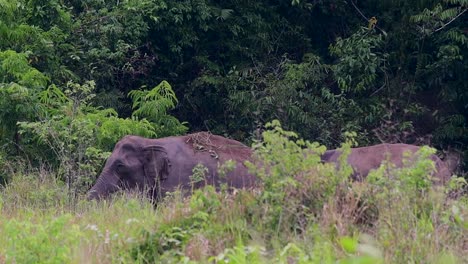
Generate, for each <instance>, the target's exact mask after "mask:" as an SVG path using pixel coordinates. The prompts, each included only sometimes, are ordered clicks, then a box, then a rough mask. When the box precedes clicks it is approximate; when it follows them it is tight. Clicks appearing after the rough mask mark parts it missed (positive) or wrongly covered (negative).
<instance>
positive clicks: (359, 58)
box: [330, 28, 386, 92]
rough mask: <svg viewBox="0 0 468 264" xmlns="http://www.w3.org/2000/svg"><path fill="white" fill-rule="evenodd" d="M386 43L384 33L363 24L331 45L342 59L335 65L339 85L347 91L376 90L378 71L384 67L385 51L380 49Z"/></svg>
mask: <svg viewBox="0 0 468 264" xmlns="http://www.w3.org/2000/svg"><path fill="white" fill-rule="evenodd" d="M383 43H384V42H383V38H382V35H380V34H375V33H374V32H372V31H369V30H368V29H365V28H362V29H361V30H359V31H358V32H356V33H354V34H353V35H351V36H350V37H349V38H346V39H341V38H339V39H337V41H336V43H335V44H334V45H332V46H330V52H331V54H332V55H334V56H336V57H338V60H339V61H338V63H336V64H335V65H333V72H334V75H335V78H336V81H337V83H338V86H339V87H340V89H342V90H343V91H348V92H361V91H365V90H374V89H373V88H374V87H375V84H376V80H377V77H379V72H384V71H385V68H384V65H383V64H384V62H385V60H386V55H385V54H383V53H381V52H379V51H378V49H379V48H380V47H381V46H382V45H383ZM380 76H381V75H380Z"/></svg>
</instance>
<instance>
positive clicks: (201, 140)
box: [88, 132, 256, 201]
mask: <svg viewBox="0 0 468 264" xmlns="http://www.w3.org/2000/svg"><path fill="white" fill-rule="evenodd" d="M251 155H252V151H251V149H250V148H249V147H247V146H245V145H244V144H242V143H240V142H238V141H235V140H232V139H227V138H224V137H222V136H217V135H212V134H210V133H207V132H200V133H195V134H190V135H186V136H174V137H166V138H160V139H148V138H143V137H139V136H125V137H124V138H123V139H121V140H120V141H119V142H118V143H117V144H116V145H115V148H114V150H113V152H112V155H111V156H110V157H109V158H108V159H107V162H106V164H105V166H104V169H103V171H102V173H101V175H100V176H99V177H98V179H97V181H96V183H95V185H94V186H93V187H92V188H91V189H90V190H89V192H88V198H89V199H96V198H104V197H107V196H108V195H110V194H111V193H113V192H115V191H117V190H119V189H124V190H125V189H139V190H141V191H146V192H148V195H149V196H150V198H153V199H154V200H155V201H157V200H158V199H159V198H161V197H163V196H164V195H165V194H166V193H167V192H172V191H174V190H176V189H177V188H178V187H180V188H181V189H182V190H183V191H188V190H190V189H191V188H193V187H194V183H193V181H192V179H191V175H192V174H193V173H192V170H193V168H194V167H195V166H197V165H198V164H202V165H203V166H204V167H206V168H207V169H208V171H207V175H205V179H203V180H201V181H200V182H197V183H195V188H197V187H200V186H202V185H205V184H210V185H214V186H219V185H220V183H226V184H227V185H228V186H230V187H235V188H248V187H253V186H254V185H255V183H256V179H255V177H254V176H253V175H251V174H249V172H248V169H247V168H246V167H245V165H244V161H246V160H249V159H250V158H251ZM228 160H232V161H233V162H234V163H235V168H233V169H232V170H230V171H227V173H226V175H219V173H218V168H219V165H221V164H223V163H224V162H226V161H228Z"/></svg>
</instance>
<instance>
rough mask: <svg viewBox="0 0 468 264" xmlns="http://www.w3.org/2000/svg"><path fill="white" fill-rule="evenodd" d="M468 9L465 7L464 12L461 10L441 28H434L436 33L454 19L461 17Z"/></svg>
mask: <svg viewBox="0 0 468 264" xmlns="http://www.w3.org/2000/svg"><path fill="white" fill-rule="evenodd" d="M467 10H468V8H465V10H463V11H462V12H460V14H458V15H457V16H456V17H454V18H452V19H450V21H449V22H447V23H445V24H444V25H443V26H441V27H440V28H438V29H436V30H434V33H435V32H437V31H440V30H442V29H443V28H445V27H446V26H448V24H450V23H452V22H453V21H455V19H457V18H458V17H460V16H461V15H463V13H465V12H466V11H467Z"/></svg>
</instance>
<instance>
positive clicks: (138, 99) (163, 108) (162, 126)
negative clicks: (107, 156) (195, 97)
mask: <svg viewBox="0 0 468 264" xmlns="http://www.w3.org/2000/svg"><path fill="white" fill-rule="evenodd" d="M128 95H129V96H130V98H132V100H133V110H134V111H133V114H132V116H133V117H135V118H139V119H144V118H145V119H147V120H148V121H150V122H152V123H153V124H155V127H156V128H157V130H156V134H157V135H159V136H160V137H164V136H169V135H179V134H183V133H185V132H186V131H187V127H186V126H185V125H184V123H180V122H179V120H177V118H175V117H173V116H171V115H169V114H168V113H167V112H168V111H169V110H172V109H174V108H175V106H176V103H177V97H176V95H175V93H174V91H173V90H172V88H171V86H170V84H169V83H168V82H166V81H162V82H161V83H160V84H158V85H157V86H156V87H154V88H153V89H152V90H150V91H140V90H133V91H131V92H130V93H129V94H128Z"/></svg>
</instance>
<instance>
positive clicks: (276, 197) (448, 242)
mask: <svg viewBox="0 0 468 264" xmlns="http://www.w3.org/2000/svg"><path fill="white" fill-rule="evenodd" d="M269 126H271V127H269V130H267V131H265V132H264V133H263V140H262V141H261V142H257V144H256V145H255V149H256V162H254V163H257V162H260V163H261V164H263V166H256V165H255V164H254V163H250V164H249V167H250V168H251V170H252V172H253V173H255V175H257V176H258V177H259V178H260V179H261V182H262V183H261V184H260V185H259V187H258V188H255V189H251V190H236V191H234V192H232V191H228V190H227V189H225V188H221V190H222V191H220V192H217V191H216V190H215V188H214V187H212V186H207V187H205V188H202V189H198V190H195V191H194V193H193V195H192V196H190V197H183V196H182V195H181V194H180V192H175V193H172V195H169V196H167V197H166V198H165V199H164V201H162V202H161V203H159V204H158V206H157V207H154V206H153V204H151V203H150V201H149V200H148V199H146V198H145V197H141V196H140V195H139V194H138V193H118V194H116V195H115V196H114V197H113V199H109V200H103V201H99V202H96V201H87V200H85V199H84V198H83V197H80V198H79V199H78V200H77V201H76V202H75V203H73V204H72V203H70V202H69V200H68V199H67V195H66V193H65V192H64V190H66V188H65V186H64V183H63V182H62V181H60V180H57V178H56V176H55V175H54V174H53V173H50V171H49V170H47V169H45V168H44V169H43V170H33V169H31V168H30V167H28V166H26V165H25V166H24V167H23V168H17V170H16V172H15V173H14V175H13V176H12V180H11V182H10V183H9V184H8V185H7V186H6V187H5V188H3V189H2V191H1V192H0V210H1V215H0V222H1V223H2V224H1V225H0V244H1V245H2V247H1V248H0V261H1V262H5V263H213V262H214V263H462V262H463V261H465V260H466V259H465V257H466V255H467V254H468V248H467V243H468V219H467V217H468V208H467V207H468V199H467V197H466V196H464V197H461V198H460V197H459V198H458V199H452V198H450V196H449V194H450V193H452V192H453V191H456V190H460V188H462V187H463V185H464V184H466V182H465V181H464V179H462V178H455V177H454V178H453V179H452V180H451V182H450V183H449V184H448V185H447V186H446V187H443V186H432V184H431V181H430V180H429V179H428V178H427V175H428V172H430V170H431V169H433V163H432V162H431V161H430V160H429V159H427V157H428V155H430V154H431V153H432V151H431V149H429V148H422V149H421V151H420V152H421V153H420V154H421V155H420V156H421V159H420V160H418V161H417V162H415V163H414V164H411V165H410V166H408V167H405V168H401V169H397V168H395V167H394V166H391V164H384V165H382V166H381V168H379V169H378V170H376V171H374V172H373V173H372V174H371V175H369V178H368V180H367V181H365V182H353V181H351V180H350V175H351V173H352V170H351V168H350V167H349V166H348V165H347V163H346V162H342V163H341V165H340V166H339V167H335V166H333V165H331V164H323V163H321V162H320V157H319V155H318V154H319V153H322V152H323V151H324V150H325V148H324V147H323V146H320V145H319V144H318V143H310V142H308V141H304V140H302V139H298V138H297V134H295V133H293V132H288V131H285V130H283V129H282V128H281V126H279V123H278V122H277V121H275V122H273V123H272V124H269ZM350 144H351V143H349V142H348V143H345V144H343V146H342V149H343V151H344V152H345V153H346V151H347V150H349V148H350ZM311 151H312V152H313V153H317V154H315V155H314V154H310V153H311ZM306 154H307V155H306ZM265 167H268V168H269V169H268V170H265V169H264V168H265Z"/></svg>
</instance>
